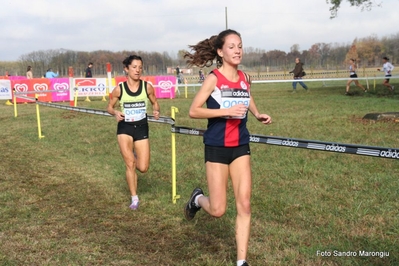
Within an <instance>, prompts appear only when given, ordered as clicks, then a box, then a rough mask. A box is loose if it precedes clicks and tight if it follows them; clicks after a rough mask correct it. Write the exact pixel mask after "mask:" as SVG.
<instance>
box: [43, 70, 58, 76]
mask: <svg viewBox="0 0 399 266" xmlns="http://www.w3.org/2000/svg"><path fill="white" fill-rule="evenodd" d="M44 77H45V78H49V79H51V78H56V77H58V71H57V73H54V72H53V70H52V69H51V68H49V69H47V72H46V75H45V76H44Z"/></svg>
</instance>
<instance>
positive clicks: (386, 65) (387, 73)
mask: <svg viewBox="0 0 399 266" xmlns="http://www.w3.org/2000/svg"><path fill="white" fill-rule="evenodd" d="M382 61H383V62H384V65H383V66H382V69H380V68H377V70H378V71H383V72H385V77H386V79H385V80H384V82H383V83H382V85H384V86H385V87H388V89H389V90H390V91H393V90H394V89H395V88H394V86H392V85H391V84H389V78H390V77H391V76H392V70H393V69H394V66H393V65H392V64H391V63H390V62H389V58H388V57H386V56H384V57H383V58H382Z"/></svg>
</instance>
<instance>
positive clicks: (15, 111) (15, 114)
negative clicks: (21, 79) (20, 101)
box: [13, 89, 18, 117]
mask: <svg viewBox="0 0 399 266" xmlns="http://www.w3.org/2000/svg"><path fill="white" fill-rule="evenodd" d="M13 92H14V117H17V116H18V112H17V96H15V89H13Z"/></svg>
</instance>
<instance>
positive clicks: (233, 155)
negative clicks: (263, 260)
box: [184, 30, 271, 266]
mask: <svg viewBox="0 0 399 266" xmlns="http://www.w3.org/2000/svg"><path fill="white" fill-rule="evenodd" d="M190 48H191V49H192V50H194V53H186V54H185V57H186V58H189V60H188V61H187V62H188V64H189V65H197V66H199V67H204V66H208V67H209V66H211V65H212V63H213V61H214V59H216V62H217V69H215V70H213V71H212V72H211V73H210V74H209V75H208V76H207V77H206V79H205V81H204V83H203V84H202V86H201V89H200V90H199V92H198V93H197V94H196V96H195V98H194V100H193V102H192V104H191V107H190V111H189V112H190V117H191V118H203V119H208V127H207V130H206V132H205V133H204V144H205V166H206V177H207V183H208V189H209V196H208V197H206V196H204V193H203V191H202V189H201V188H196V189H194V191H193V192H192V194H191V197H190V199H189V200H188V202H187V204H186V206H185V210H184V214H185V217H186V219H187V220H191V219H193V218H194V216H195V214H196V213H197V211H199V210H200V209H201V208H203V209H204V210H205V211H206V212H207V213H209V214H210V215H212V216H214V217H221V216H222V215H223V214H224V213H225V212H226V208H227V191H226V190H227V187H228V186H227V184H228V178H229V175H230V178H231V181H232V186H233V190H234V195H235V199H236V209H237V218H236V234H235V235H236V244H237V265H240V266H241V265H248V264H247V262H246V257H247V250H248V242H249V235H250V222H251V206H250V198H251V189H252V188H251V186H252V177H251V164H250V149H249V133H248V129H247V126H246V123H247V113H248V110H249V111H250V112H251V113H252V114H253V115H254V116H255V117H256V118H257V119H258V120H259V121H261V122H262V123H264V124H270V123H271V118H270V116H269V115H267V114H261V113H259V111H258V109H257V107H256V105H255V102H254V99H253V97H252V95H251V91H250V88H251V82H250V78H249V76H248V75H246V74H245V73H243V72H241V71H239V70H238V65H239V64H240V63H241V59H242V54H243V49H242V41H241V36H240V34H239V33H238V32H236V31H234V30H225V31H223V32H221V33H220V34H219V35H215V36H212V37H211V38H209V39H206V40H203V41H201V42H199V43H198V44H197V45H192V46H190ZM205 103H206V105H207V108H204V107H203V106H204V105H205Z"/></svg>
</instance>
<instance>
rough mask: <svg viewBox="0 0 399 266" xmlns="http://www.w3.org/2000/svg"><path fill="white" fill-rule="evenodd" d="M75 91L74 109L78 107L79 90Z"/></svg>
mask: <svg viewBox="0 0 399 266" xmlns="http://www.w3.org/2000/svg"><path fill="white" fill-rule="evenodd" d="M74 90H75V95H74V96H75V97H74V98H75V99H74V107H76V106H78V88H74Z"/></svg>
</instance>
